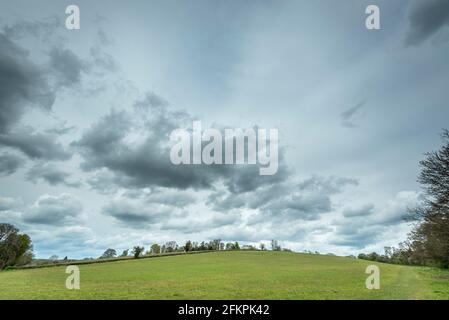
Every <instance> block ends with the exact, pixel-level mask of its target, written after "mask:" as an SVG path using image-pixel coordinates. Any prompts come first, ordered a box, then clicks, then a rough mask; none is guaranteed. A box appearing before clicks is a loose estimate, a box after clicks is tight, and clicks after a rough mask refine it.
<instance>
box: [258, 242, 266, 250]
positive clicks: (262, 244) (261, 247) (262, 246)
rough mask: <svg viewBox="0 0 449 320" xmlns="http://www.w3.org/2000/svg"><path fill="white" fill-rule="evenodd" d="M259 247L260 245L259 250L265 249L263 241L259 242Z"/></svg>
mask: <svg viewBox="0 0 449 320" xmlns="http://www.w3.org/2000/svg"><path fill="white" fill-rule="evenodd" d="M259 247H260V250H262V251H264V250H265V243H262V242H261V243H260V245H259Z"/></svg>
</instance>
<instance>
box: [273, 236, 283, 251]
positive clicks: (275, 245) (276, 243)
mask: <svg viewBox="0 0 449 320" xmlns="http://www.w3.org/2000/svg"><path fill="white" fill-rule="evenodd" d="M271 250H273V251H281V246H280V245H279V243H278V241H277V240H274V239H273V240H271Z"/></svg>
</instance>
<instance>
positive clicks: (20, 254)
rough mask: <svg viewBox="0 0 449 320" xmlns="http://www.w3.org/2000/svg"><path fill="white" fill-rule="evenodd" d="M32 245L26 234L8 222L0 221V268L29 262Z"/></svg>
mask: <svg viewBox="0 0 449 320" xmlns="http://www.w3.org/2000/svg"><path fill="white" fill-rule="evenodd" d="M32 251H33V245H32V242H31V238H30V237H29V236H28V235H27V234H20V233H19V229H17V228H16V227H14V226H13V225H11V224H8V223H0V270H1V269H3V268H5V267H7V266H13V265H22V264H27V263H29V262H31V259H32V258H33V253H32Z"/></svg>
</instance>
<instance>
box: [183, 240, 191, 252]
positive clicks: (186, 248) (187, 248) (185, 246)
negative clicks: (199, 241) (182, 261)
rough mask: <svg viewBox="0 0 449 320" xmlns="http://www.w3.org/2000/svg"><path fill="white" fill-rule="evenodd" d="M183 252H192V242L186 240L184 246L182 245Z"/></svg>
mask: <svg viewBox="0 0 449 320" xmlns="http://www.w3.org/2000/svg"><path fill="white" fill-rule="evenodd" d="M184 250H185V252H189V251H192V242H191V241H190V240H188V241H187V242H186V244H185V245H184Z"/></svg>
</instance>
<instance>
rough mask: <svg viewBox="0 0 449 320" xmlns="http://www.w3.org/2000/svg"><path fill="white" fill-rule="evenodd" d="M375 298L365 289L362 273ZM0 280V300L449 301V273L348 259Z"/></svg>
mask: <svg viewBox="0 0 449 320" xmlns="http://www.w3.org/2000/svg"><path fill="white" fill-rule="evenodd" d="M370 264H376V265H378V266H379V268H380V273H381V288H380V290H368V289H366V288H365V279H366V277H367V276H368V275H367V274H365V268H366V266H368V265H370ZM80 272H81V289H80V290H68V289H66V288H65V280H66V277H67V276H68V275H67V274H66V273H65V267H64V266H57V267H49V268H41V269H28V270H9V271H3V272H0V299H449V272H447V271H443V270H439V269H433V268H423V267H408V266H397V265H389V264H382V263H372V262H370V261H363V260H356V259H350V258H342V257H334V256H324V255H312V254H300V253H287V252H270V251H265V252H260V251H234V252H213V253H205V254H195V255H178V256H166V257H158V258H154V259H138V260H126V261H116V262H108V263H100V264H89V265H81V266H80Z"/></svg>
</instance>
